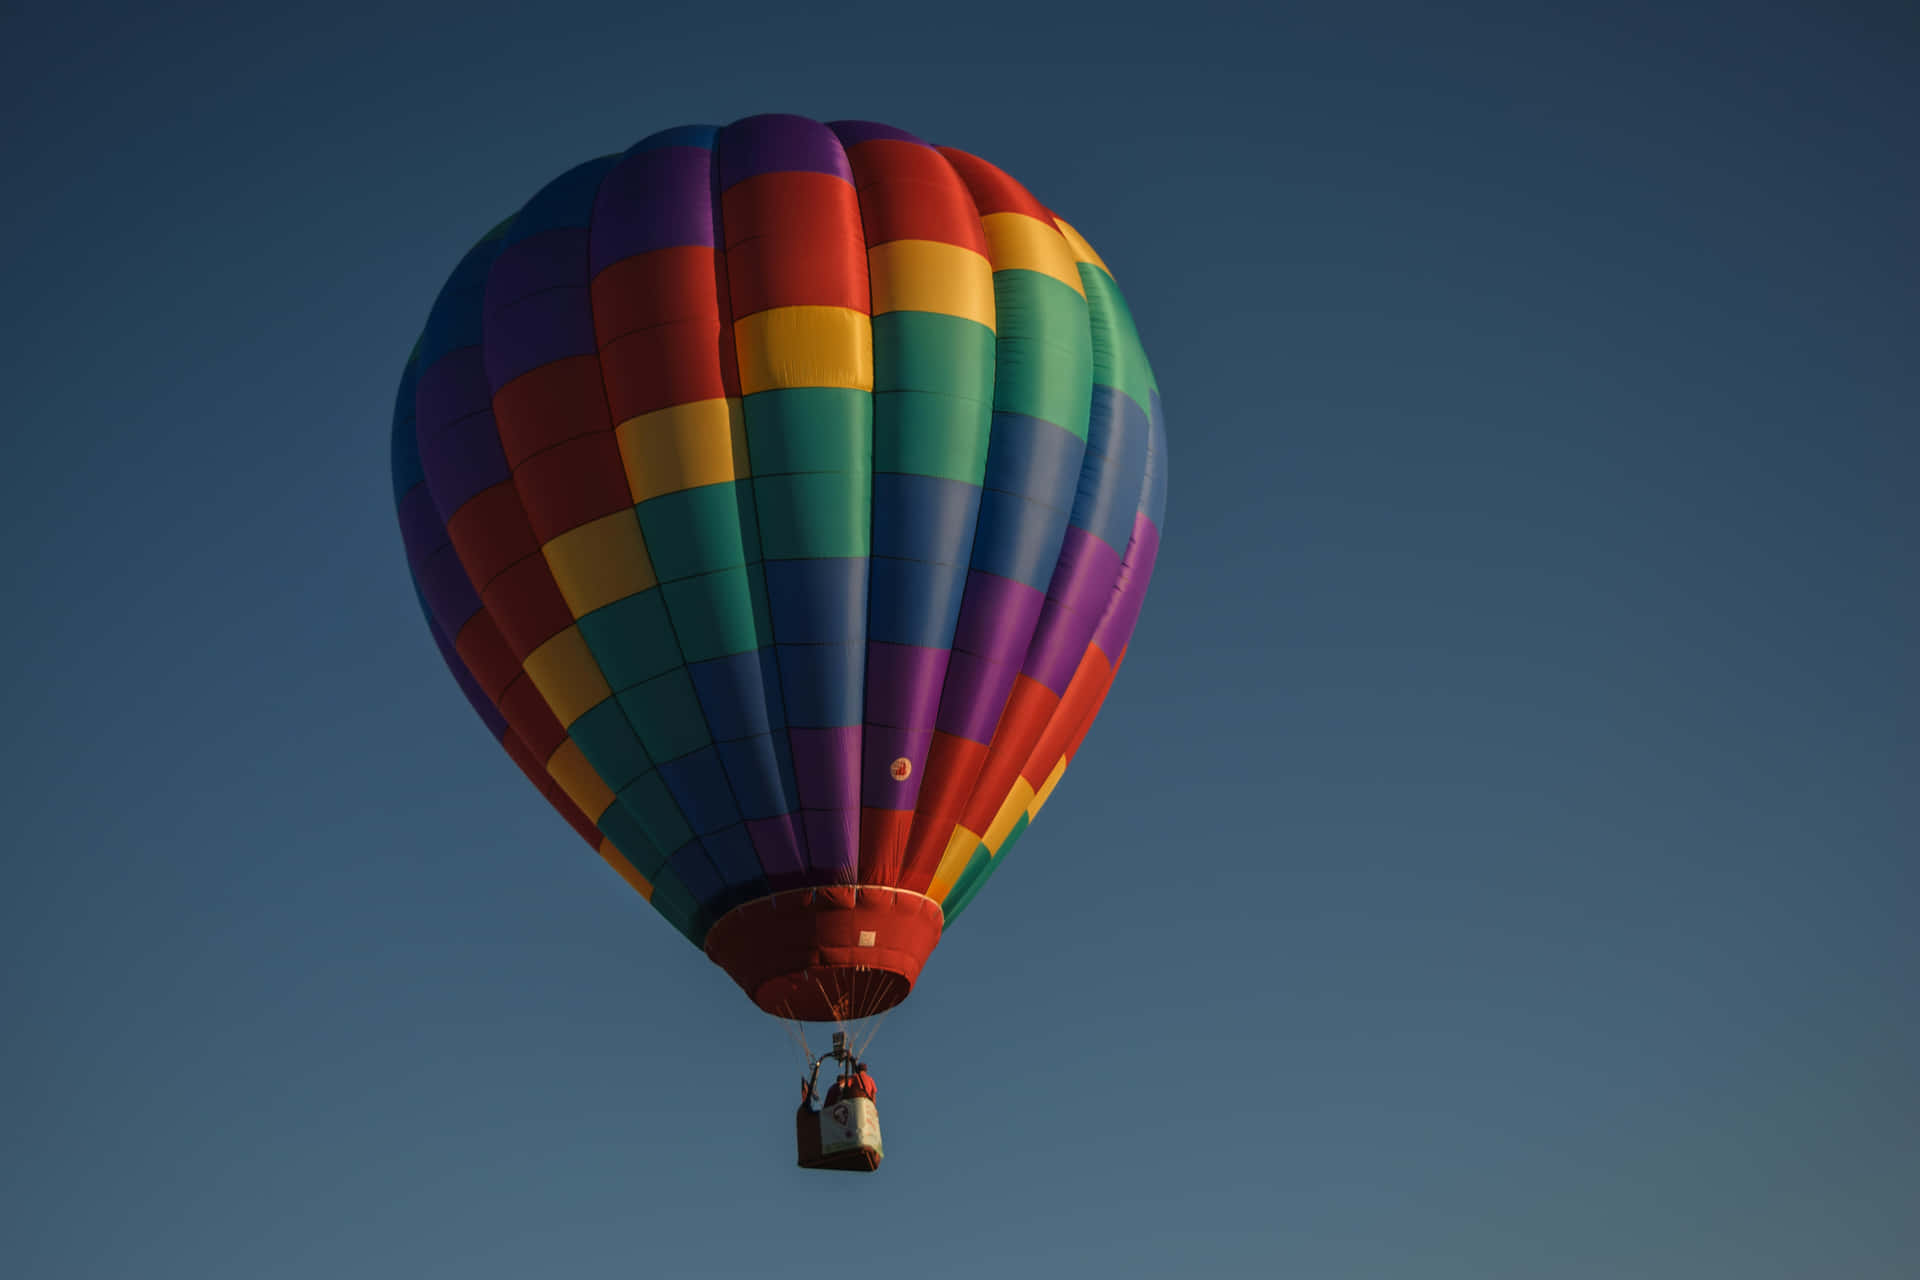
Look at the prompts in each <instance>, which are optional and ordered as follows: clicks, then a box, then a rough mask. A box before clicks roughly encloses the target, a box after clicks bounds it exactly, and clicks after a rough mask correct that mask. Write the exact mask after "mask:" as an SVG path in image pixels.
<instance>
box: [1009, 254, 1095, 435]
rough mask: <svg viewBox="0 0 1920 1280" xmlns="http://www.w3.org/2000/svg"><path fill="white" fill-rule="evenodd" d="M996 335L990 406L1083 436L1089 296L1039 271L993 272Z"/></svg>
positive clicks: (1089, 358)
mask: <svg viewBox="0 0 1920 1280" xmlns="http://www.w3.org/2000/svg"><path fill="white" fill-rule="evenodd" d="M993 298H994V305H995V306H996V307H998V308H999V324H1000V337H999V341H998V343H997V344H996V346H995V351H996V356H997V362H996V372H997V377H996V380H995V383H994V388H993V407H994V408H995V409H997V410H1000V411H1001V412H1004V413H1021V414H1026V415H1027V416H1028V417H1033V418H1039V419H1041V420H1042V421H1044V422H1051V423H1053V424H1054V425H1055V426H1059V427H1065V428H1066V429H1067V430H1068V431H1071V432H1073V434H1075V435H1077V436H1079V437H1080V438H1081V439H1082V440H1084V439H1086V437H1087V413H1088V409H1089V406H1090V404H1091V402H1092V398H1093V336H1092V333H1091V331H1090V329H1089V322H1088V318H1087V300H1086V299H1085V298H1083V297H1081V296H1080V295H1079V294H1078V293H1076V292H1075V291H1074V290H1072V289H1070V288H1068V287H1067V286H1066V285H1064V284H1062V283H1061V282H1060V281H1058V280H1055V279H1054V278H1053V277H1052V276H1048V275H1042V274H1041V273H1039V272H1037V271H1017V270H1016V271H996V272H994V273H993Z"/></svg>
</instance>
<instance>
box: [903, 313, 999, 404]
mask: <svg viewBox="0 0 1920 1280" xmlns="http://www.w3.org/2000/svg"><path fill="white" fill-rule="evenodd" d="M993 364H994V337H993V330H991V329H989V328H987V326H985V325H983V324H979V323H977V322H975V321H972V320H966V319H962V318H961V317H959V316H942V315H935V314H934V313H932V312H930V311H889V312H886V313H884V314H882V315H877V316H875V317H874V318H873V389H874V390H875V391H876V392H887V391H937V392H940V393H942V394H944V395H950V396H959V397H962V398H964V399H968V400H981V401H991V400H992V399H993Z"/></svg>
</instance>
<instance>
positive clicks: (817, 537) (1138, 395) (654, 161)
mask: <svg viewBox="0 0 1920 1280" xmlns="http://www.w3.org/2000/svg"><path fill="white" fill-rule="evenodd" d="M1165 455H1166V448H1165V441H1164V434H1163V426H1162V421H1161V411H1160V399H1159V395H1158V393H1157V391H1156V388H1155V383H1154V379H1153V373H1152V371H1151V369H1150V368H1149V367H1148V364H1147V359H1146V355H1145V353H1144V352H1143V351H1142V349H1141V345H1140V340H1139V337H1138V335H1137V334H1136V332H1135V330H1134V324H1133V320H1132V318H1131V316H1130V315H1129V313H1128V310H1127V305H1126V302H1125V301H1124V299H1122V297H1121V295H1120V291H1119V289H1118V288H1117V287H1115V285H1114V281H1113V277H1112V276H1111V275H1110V274H1109V273H1108V271H1107V268H1106V265H1105V264H1104V263H1103V262H1101V260H1100V258H1099V255H1097V254H1096V253H1095V252H1094V251H1093V249H1092V247H1091V246H1089V245H1088V243H1087V242H1086V240H1085V239H1083V238H1082V237H1081V235H1080V234H1079V233H1078V232H1077V231H1075V230H1074V229H1073V228H1072V227H1070V226H1069V225H1067V223H1066V222H1064V221H1062V220H1061V219H1059V218H1057V217H1055V216H1054V215H1053V214H1052V213H1051V212H1049V211H1048V210H1047V209H1046V208H1045V207H1044V206H1042V205H1041V204H1040V203H1039V202H1038V201H1037V200H1035V199H1034V197H1033V196H1032V195H1030V194H1029V193H1028V192H1027V190H1026V189H1025V188H1024V187H1022V186H1021V185H1020V184H1019V183H1017V182H1015V181H1014V180H1013V179H1011V178H1009V177H1008V176H1007V175H1006V174H1004V173H1002V172H1001V171H1000V170H998V169H996V168H994V167H993V166H992V165H990V164H988V163H986V162H985V161H983V160H980V159H977V158H975V157H973V156H970V155H967V154H965V153H963V152H959V151H954V150H950V149H946V148H936V147H932V146H929V145H927V144H926V143H924V142H921V141H920V140H919V139H917V138H914V137H912V136H911V135H909V134H906V133H903V132H901V131H900V130H898V129H892V128H888V127H886V126H884V125H876V124H867V123H836V124H820V123H817V122H815V121H812V120H807V119H803V118H800V117H797V116H786V115H768V116H755V117H751V118H749V119H745V120H741V121H739V122H737V123H735V124H732V125H728V126H726V127H724V128H718V129H716V128H709V127H690V128H679V129H670V130H668V131H666V132H664V133H659V134H655V135H654V136H652V137H650V138H647V139H646V140H645V141H643V142H641V143H639V144H638V145H637V146H635V147H634V148H632V149H631V150H630V151H627V152H626V153H625V154H623V155H616V156H606V157H602V158H600V159H598V160H593V161H590V162H588V163H586V164H583V165H581V166H579V167H578V168H575V169H572V170H570V171H568V172H567V173H565V174H562V175H561V176H560V177H559V178H557V179H555V180H554V181H553V182H552V183H550V184H548V185H547V186H546V187H545V188H544V189H542V190H541V191H540V192H539V193H538V194H536V195H535V196H534V197H533V198H532V199H531V200H529V201H528V202H527V203H526V205H525V207H523V208H522V209H521V210H520V211H519V212H518V213H517V214H515V215H514V216H513V217H511V218H509V219H507V220H506V221H505V222H503V223H501V224H500V225H499V226H498V227H496V228H494V230H493V231H492V232H490V233H489V234H488V235H487V236H486V237H485V238H484V239H482V240H481V241H480V243H478V244H477V245H475V246H474V247H473V248H472V250H470V251H469V252H468V253H467V255H466V257H465V258H463V259H462V260H461V262H460V264H459V266H457V267H456V268H455V269H454V271H453V274H452V276H451V277H450V278H449V279H448V280H447V282H446V285H445V287H444V288H443V289H442V290H441V292H440V296H439V298H438V299H437V301H436V302H435V303H434V306H433V310H432V313H431V315H430V317H429V318H428V320H427V324H426V328H425V330H424V332H423V333H422V334H421V337H420V340H419V342H418V344H417V345H416V346H415V348H414V351H413V354H412V356H411V357H410V358H409V359H408V361H407V366H406V372H405V374H404V375H403V377H402V379H401V384H400V392H399V399H398V404H397V406H396V408H395V411H394V424H393V478H394V493H395V498H396V501H397V502H398V505H399V514H400V526H401V532H402V534H403V537H404V541H405V544H406V552H407V561H408V564H409V566H410V567H411V569H412V573H413V579H414V583H415V586H416V587H417V589H418V592H419V596H420V600H421V605H422V608H423V609H424V611H425V613H426V616H427V621H428V625H429V626H430V627H431V629H432V632H433V637H434V640H435V642H436V643H437V644H438V645H439V648H440V652H441V655H442V657H444V658H445V660H446V663H447V666H448V667H449V668H451V669H452V671H453V674H454V677H455V679H456V680H458V681H459V683H460V686H461V688H462V689H463V690H464V691H465V693H466V695H467V698H468V700H469V701H471V702H472V704H473V706H474V709H475V710H476V711H478V712H479V714H480V718H481V719H482V720H483V721H485V722H486V724H487V726H488V728H489V729H491V730H492V732H493V733H494V735H495V736H496V737H497V738H498V739H499V740H500V742H501V744H502V745H503V746H504V747H505V748H506V750H507V753H508V754H509V755H510V756H512V758H513V760H514V762H515V763H516V764H518V765H519V767H520V769H521V771H522V772H524V773H525V774H526V775H527V777H528V778H530V779H531V780H532V781H533V783H534V785H535V786H537V787H538V788H540V790H541V791H542V792H543V793H544V794H545V795H546V797H547V799H548V800H549V801H550V802H551V803H552V804H553V806H554V808H556V809H558V810H559V811H560V813H561V814H562V815H563V816H564V817H565V818H566V819H567V821H568V822H570V823H571V824H572V825H573V827H574V829H575V830H576V831H578V832H579V833H580V835H581V836H583V837H584V838H585V839H586V840H587V841H588V843H590V844H592V845H593V846H594V847H595V848H596V849H597V850H598V851H599V853H600V855H601V856H602V857H603V858H605V859H606V861H607V862H608V863H610V864H611V865H612V866H613V868H614V869H615V870H616V871H617V872H619V873H620V875H621V876H622V877H624V878H625V879H626V881H627V882H628V883H629V884H630V885H632V886H633V887H634V888H635V889H636V890H638V891H639V892H640V894H641V895H642V896H643V897H645V898H646V899H648V901H650V902H651V903H652V904H653V906H654V907H655V908H656V909H657V910H658V911H659V912H660V914H661V915H663V916H665V917H666V918H667V919H668V920H669V921H670V922H672V924H673V925H674V927H675V928H677V929H678V930H679V931H680V932H681V933H683V934H684V935H685V936H686V937H687V938H688V939H689V940H690V941H692V942H693V943H694V944H695V945H696V946H700V947H702V948H703V949H704V950H705V951H706V952H707V953H708V954H709V955H710V956H711V957H712V958H713V959H714V960H715V961H716V962H718V963H720V964H721V965H722V966H723V967H724V968H725V969H726V970H727V971H728V972H729V973H730V974H731V975H732V976H733V977H734V978H735V980H736V981H738V982H739V983H740V985H741V986H742V987H743V988H744V989H745V990H746V991H747V993H748V994H749V995H750V996H751V997H753V999H754V1000H755V1002H756V1003H758V1004H759V1005H760V1007H762V1008H763V1009H766V1010H767V1011H769V1012H771V1013H775V1014H780V1015H783V1016H791V1017H800V1018H810V1019H827V1018H833V1017H844V1016H852V1015H858V1014H862V1013H872V1012H878V1011H879V1010H880V1009H883V1008H886V1007H889V1006H891V1005H892V1004H894V1003H897V1002H898V1001H899V1000H900V999H902V998H904V997H905V995H906V994H907V991H908V990H909V989H910V988H911V986H912V984H913V982H914V980H915V978H916V977H917V976H918V975H919V972H920V969H921V966H922V965H923V964H924V962H925V960H926V958H927V955H928V953H929V952H930V951H931V950H932V949H933V946H934V945H935V944H936V943H937V942H938V941H939V938H940V935H941V931H942V929H943V927H944V926H945V925H946V924H948V923H951V921H952V920H953V918H954V917H955V916H957V915H958V914H959V913H960V911H961V910H962V909H964V908H965V907H966V905H967V904H968V903H969V902H971V901H972V899H973V896H974V895H975V894H976V893H977V892H978V891H979V889H980V886H981V885H982V884H983V883H985V881H986V879H987V878H988V876H990V875H991V874H992V872H993V869H994V868H995V867H996V866H998V865H999V862H1000V860H1001V859H1002V858H1004V856H1005V855H1006V852H1007V850H1008V848H1009V847H1011V845H1012V844H1013V842H1014V841H1015V840H1017V839H1018V838H1019V837H1020V835H1021V833H1022V832H1023V831H1025V830H1026V827H1027V824H1028V822H1029V821H1031V820H1032V818H1033V817H1034V815H1035V814H1037V813H1038V812H1039V811H1040V808H1041V806H1042V805H1043V804H1045V803H1046V800H1047V797H1048V796H1049V795H1050V794H1051V793H1052V791H1053V789H1054V787H1055V786H1056V785H1057V784H1058V783H1059V781H1060V776H1061V774H1062V773H1063V772H1064V771H1065V769H1066V767H1067V764H1068V762H1069V761H1070V760H1072V758H1073V755H1074V752H1075V750H1076V749H1077V748H1078V746H1079V744H1080V741H1081V739H1082V738H1083V737H1084V736H1085V734H1086V732H1087V730H1088V727H1089V726H1090V725H1091V724H1092V722H1093V719H1094V716H1095V715H1096V713H1097V712H1098V710H1099V708H1100V705H1101V702H1102V701H1103V699H1104V698H1105V696H1106V693H1107V689H1108V687H1109V685H1110V684H1111V683H1112V680H1113V675H1114V671H1115V670H1116V668H1118V666H1119V665H1120V662H1121V660H1122V658H1123V657H1124V655H1125V652H1126V646H1127V640H1128V637H1129V636H1130V635H1131V633H1132V631H1133V628H1134V623H1135V620H1136V619H1137V618H1138V617H1139V613H1140V606H1141V601H1142V599H1143V598H1144V597H1145V594H1146V589H1147V582H1148V579H1149V577H1150V576H1151V574H1152V572H1153V564H1154V558H1155V553H1156V551H1157V549H1158V546H1159V538H1160V533H1159V528H1160V524H1161V520H1162V509H1163V505H1164V500H1165V475H1166V470H1165Z"/></svg>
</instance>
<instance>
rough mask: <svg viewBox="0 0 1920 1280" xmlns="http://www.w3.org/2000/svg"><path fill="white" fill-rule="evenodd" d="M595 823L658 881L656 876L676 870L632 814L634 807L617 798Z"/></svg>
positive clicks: (626, 854) (629, 858) (635, 867)
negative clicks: (672, 869)
mask: <svg viewBox="0 0 1920 1280" xmlns="http://www.w3.org/2000/svg"><path fill="white" fill-rule="evenodd" d="M636 781H637V779H636ZM628 785H629V786H631V785H632V784H631V783H629V784H628ZM594 825H595V826H597V827H599V828H600V834H601V835H603V836H605V837H606V838H607V839H609V840H611V841H613V847H614V848H616V849H618V850H619V851H620V852H621V854H622V855H623V856H624V857H625V858H626V860H627V861H628V862H631V863H632V864H633V866H634V869H635V870H636V871H638V872H639V873H640V874H641V875H643V876H645V877H646V878H647V879H649V880H652V881H654V883H655V884H658V883H659V880H658V879H657V877H659V876H661V875H672V874H673V873H672V871H671V870H670V869H668V868H667V855H666V853H665V852H664V851H663V850H662V849H661V848H660V846H659V845H657V844H655V843H654V842H653V837H652V836H650V835H648V834H647V829H646V828H645V827H644V826H642V825H641V823H640V819H638V818H636V817H635V816H634V815H633V811H632V810H631V809H629V808H628V807H627V806H626V805H624V804H622V803H620V802H619V801H618V800H616V801H615V802H614V803H613V804H611V805H609V806H607V811H606V812H605V813H603V814H601V815H600V816H599V817H598V818H597V819H595V820H594Z"/></svg>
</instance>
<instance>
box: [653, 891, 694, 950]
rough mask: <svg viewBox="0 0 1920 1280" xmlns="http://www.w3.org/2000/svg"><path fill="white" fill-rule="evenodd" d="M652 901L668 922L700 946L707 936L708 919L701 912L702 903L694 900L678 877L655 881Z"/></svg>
mask: <svg viewBox="0 0 1920 1280" xmlns="http://www.w3.org/2000/svg"><path fill="white" fill-rule="evenodd" d="M650 901H651V902H652V903H653V909H654V910H655V911H658V912H659V913H660V914H661V915H663V916H665V917H666V918H667V923H668V924H671V925H672V926H673V927H674V928H675V929H678V930H679V931H680V933H681V935H682V936H683V937H685V938H686V940H687V941H688V942H691V943H692V944H693V945H694V946H696V947H697V946H699V945H700V944H701V942H702V941H703V940H704V939H705V938H706V936H707V921H706V919H705V918H704V917H702V916H701V914H700V904H699V903H697V902H695V901H694V900H693V897H692V895H691V894H689V893H688V892H687V891H686V889H685V887H684V886H682V885H681V883H680V881H679V879H678V878H677V877H676V878H675V879H673V880H671V881H665V880H661V881H655V882H654V886H653V897H652V898H651V899H650Z"/></svg>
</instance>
